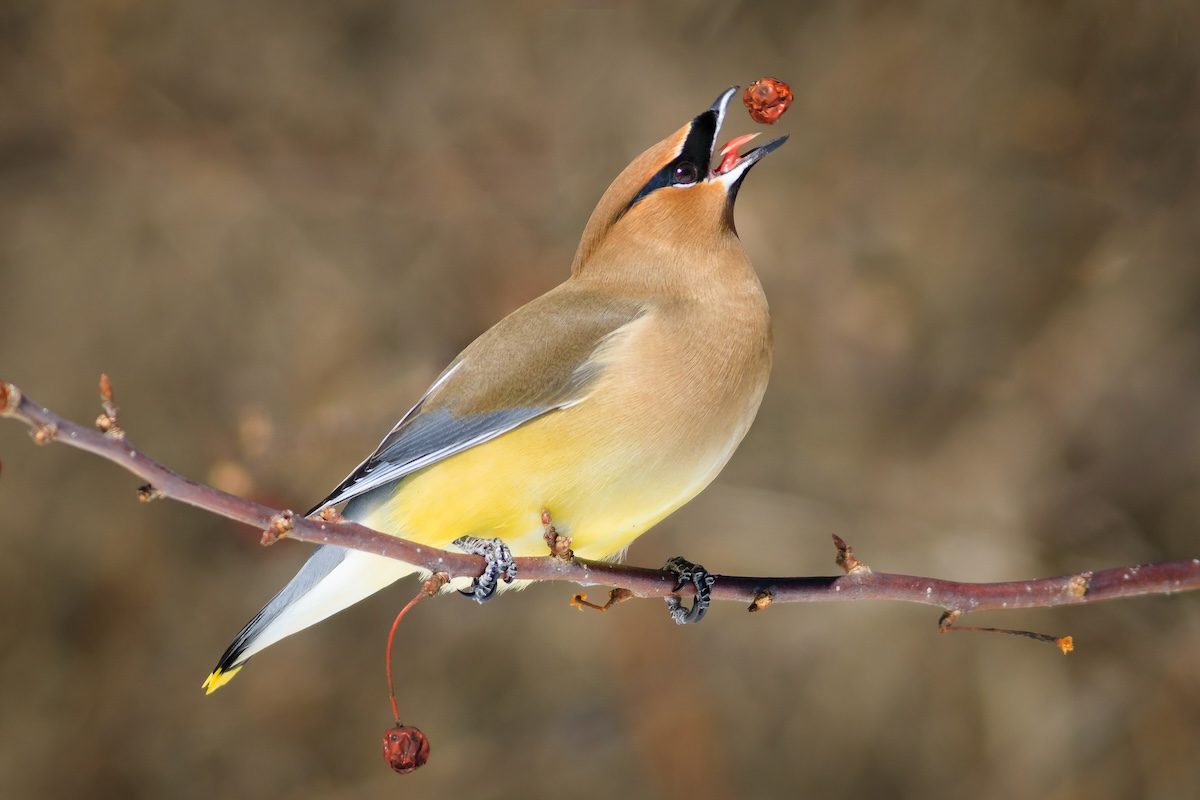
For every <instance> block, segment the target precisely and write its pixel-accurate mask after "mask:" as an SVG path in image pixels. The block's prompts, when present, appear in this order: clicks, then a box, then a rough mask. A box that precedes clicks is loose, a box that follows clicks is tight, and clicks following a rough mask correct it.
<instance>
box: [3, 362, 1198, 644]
mask: <svg viewBox="0 0 1200 800" xmlns="http://www.w3.org/2000/svg"><path fill="white" fill-rule="evenodd" d="M100 390H101V401H102V407H103V413H102V414H101V415H100V417H99V418H98V419H97V420H96V428H97V429H98V430H93V429H92V428H88V427H84V426H82V425H78V424H76V423H74V422H71V421H70V420H67V419H64V418H63V417H60V416H59V415H57V414H55V413H54V412H52V411H50V410H49V409H47V408H44V407H42V406H39V405H37V404H36V403H34V402H33V401H32V400H30V399H29V398H28V397H26V396H25V395H24V394H23V393H22V392H21V391H20V390H19V389H18V388H17V387H16V386H14V385H13V384H10V383H4V382H2V381H0V416H5V417H11V418H13V419H16V420H19V421H21V422H23V423H25V424H26V425H27V426H29V427H30V429H31V434H32V436H33V439H34V441H35V442H36V443H38V444H48V443H50V442H53V441H58V442H62V443H63V444H67V445H70V446H71V447H76V448H78V449H80V450H85V451H87V452H89V453H93V454H95V455H98V456H100V457H101V458H105V459H108V460H109V461H112V462H113V463H115V464H117V465H119V466H121V467H123V468H125V469H126V470H128V471H129V472H132V473H133V474H134V475H137V476H138V477H139V478H141V479H143V480H145V481H147V485H145V486H142V487H141V488H140V489H139V490H138V497H139V499H141V500H143V501H149V500H153V499H156V498H158V497H169V498H171V499H173V500H178V501H180V502H183V503H187V504H188V505H192V506H195V507H197V508H201V509H204V510H205V511H209V512H212V513H214V514H219V515H220V516H223V517H228V518H229V519H233V520H237V521H239V522H244V523H246V524H247V525H253V526H256V527H258V528H260V529H263V530H264V531H265V532H264V535H263V543H264V544H270V543H272V542H273V541H274V540H275V539H277V538H279V537H286V538H289V539H296V540H298V541H302V542H312V543H314V544H334V545H338V546H340V547H346V548H350V549H353V550H362V551H364V552H368V553H374V554H376V555H380V556H386V557H388V558H395V559H398V560H400V561H405V562H407V563H410V564H414V565H416V566H419V567H422V568H424V569H427V570H430V571H432V572H445V573H447V574H448V575H449V576H450V577H474V576H477V575H479V574H480V573H481V572H482V571H483V567H484V562H483V559H482V558H480V557H478V556H473V555H466V554H463V553H455V552H450V551H447V550H439V549H436V548H432V547H426V546H424V545H421V544H417V543H416V542H411V541H408V540H406V539H400V538H397V537H395V536H390V535H388V534H385V533H380V532H379V531H375V530H372V529H370V528H367V527H365V526H363V525H359V524H358V523H355V522H350V521H349V520H343V519H335V518H329V519H324V518H311V519H310V518H304V517H299V516H296V515H295V514H293V513H292V512H291V511H281V510H278V509H274V508H269V507H268V506H264V505H262V504H261V503H256V502H254V501H253V500H248V499H246V498H243V497H238V496H235V495H231V494H228V493H226V492H222V491H220V490H218V489H214V488H213V487H211V486H205V485H203V484H200V483H197V482H195V481H193V480H190V479H188V478H185V477H183V476H182V475H179V474H178V473H176V472H173V471H172V470H170V469H167V468H166V467H164V466H163V465H161V464H159V463H158V462H156V461H154V460H153V459H151V458H150V457H149V456H147V455H146V454H145V453H144V452H142V451H141V450H139V449H138V448H137V447H135V446H134V445H133V443H132V442H130V441H129V439H128V438H127V437H126V435H125V431H124V429H123V428H122V427H121V426H120V424H119V422H118V419H117V414H118V409H117V405H116V403H115V401H114V399H113V393H112V386H111V384H110V383H109V381H108V378H107V377H106V376H101V383H100ZM551 530H552V529H551ZM834 541H835V544H836V545H837V548H838V564H839V565H841V566H842V568H843V569H844V570H845V573H846V574H844V575H835V576H820V577H753V576H740V575H717V576H716V583H715V584H714V586H713V587H712V598H713V599H714V600H734V601H740V602H743V603H748V604H750V606H749V610H751V611H757V610H759V609H762V608H765V607H767V606H768V605H770V604H771V603H812V602H831V601H852V600H900V601H905V602H910V603H922V604H925V605H930V606H936V607H938V608H941V609H944V610H945V611H947V612H949V613H948V614H947V615H945V616H944V620H945V621H946V623H947V625H948V624H949V622H952V621H953V620H954V619H957V617H958V616H959V615H960V614H962V613H966V612H970V611H984V610H991V609H1015V608H1047V607H1051V606H1063V605H1078V604H1081V603H1091V602H1096V601H1099V600H1114V599H1117V598H1122V597H1134V596H1138V595H1147V594H1173V593H1175V592H1183V591H1193V590H1196V589H1200V558H1194V559H1191V560H1184V561H1168V562H1163V563H1158V564H1144V565H1139V566H1132V567H1118V568H1114V569H1106V570H1100V571H1097V572H1083V573H1079V574H1076V575H1063V576H1059V577H1053V578H1040V579H1035V580H1025V581H1004V582H999V583H965V582H959V581H948V580H941V579H938V578H924V577H918V576H913V575H898V574H889V573H884V572H874V571H873V570H871V569H870V568H869V567H867V566H866V565H865V564H863V563H862V562H860V561H859V560H858V559H857V558H855V556H854V554H853V552H852V550H851V549H850V547H849V546H847V545H846V544H845V542H842V541H841V540H840V539H839V538H838V537H836V536H835V537H834ZM517 568H518V572H519V574H520V577H521V579H522V580H533V581H570V582H573V583H577V584H580V585H584V586H593V585H602V586H610V587H618V588H619V589H621V590H625V592H628V593H630V594H632V596H636V597H667V596H670V595H672V594H676V592H675V576H674V575H672V574H670V573H666V572H661V571H659V570H653V569H645V568H643V567H634V566H627V565H620V564H611V563H607V562H598V561H585V560H582V559H574V560H571V559H566V560H564V559H563V558H562V557H557V556H554V555H547V556H544V557H525V558H518V559H517ZM692 593H693V590H692V589H691V587H687V588H685V589H683V590H680V591H679V592H678V594H680V595H683V596H687V595H690V594H692ZM614 599H616V597H615V596H614Z"/></svg>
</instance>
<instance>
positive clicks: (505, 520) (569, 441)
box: [203, 86, 787, 694]
mask: <svg viewBox="0 0 1200 800" xmlns="http://www.w3.org/2000/svg"><path fill="white" fill-rule="evenodd" d="M738 88H739V87H737V86H734V87H731V88H729V89H727V90H726V91H724V92H722V93H721V94H720V96H719V97H718V98H717V100H716V101H715V102H714V103H713V104H712V105H711V106H709V107H708V108H707V109H705V110H704V111H703V112H701V113H700V114H698V115H697V116H695V117H694V118H692V119H691V120H689V121H688V122H687V123H686V124H685V125H683V126H682V127H681V128H679V129H678V130H676V131H675V132H673V133H672V134H670V135H669V136H667V137H666V138H664V139H662V140H661V141H660V142H658V143H657V144H655V145H653V146H652V147H650V148H649V149H647V150H646V151H645V152H643V153H642V154H641V155H639V156H637V157H636V158H634V159H633V161H632V162H631V163H630V164H629V165H628V166H626V167H625V169H624V170H622V171H621V173H620V174H619V175H618V176H617V178H616V179H615V180H614V181H613V182H612V184H611V185H610V186H609V187H608V189H607V190H606V191H605V192H604V193H603V195H602V196H601V198H600V200H599V202H598V204H597V205H596V208H595V210H594V211H593V212H592V214H591V215H590V217H589V218H588V221H587V223H586V225H585V227H584V230H583V234H582V237H581V240H580V242H579V246H578V249H577V250H576V253H575V257H574V259H573V261H572V263H571V271H570V275H569V277H568V278H567V279H566V280H565V281H564V282H563V283H561V284H560V285H558V286H557V287H555V288H553V289H551V290H550V291H548V292H547V293H545V294H543V295H542V296H540V297H538V298H536V299H534V300H532V301H531V302H529V303H527V304H526V305H524V306H522V307H520V308H519V309H517V310H516V311H514V312H512V313H511V314H509V315H508V316H506V317H504V318H503V319H502V320H501V321H500V322H498V323H497V324H496V325H495V326H493V327H492V328H491V329H489V330H488V331H486V332H485V333H483V334H482V335H481V336H480V337H479V338H478V339H476V340H475V341H474V342H472V343H471V344H470V345H468V346H467V347H466V349H464V350H463V351H462V353H460V354H459V355H458V356H457V357H456V358H455V359H454V360H453V361H452V362H451V363H450V364H449V366H448V367H447V368H446V369H445V370H444V371H443V372H442V373H441V375H440V376H439V377H438V378H437V379H436V380H435V381H434V382H433V384H432V385H431V386H430V387H429V389H428V390H427V391H426V392H425V394H424V395H423V396H422V397H421V398H420V399H419V400H418V401H417V403H416V404H415V405H414V406H413V407H412V408H411V409H410V410H409V411H408V412H407V413H406V414H404V416H403V417H401V419H400V421H399V422H398V423H396V425H395V426H394V427H393V428H392V429H391V430H390V431H389V432H388V434H387V435H386V436H385V437H384V438H383V440H382V441H381V442H380V444H379V446H378V448H376V450H375V451H374V452H373V453H372V454H371V455H370V456H369V457H367V458H366V459H365V460H364V461H363V462H362V463H361V464H359V465H358V467H356V468H355V469H354V470H353V471H352V472H351V473H350V475H349V476H347V477H346V479H345V480H343V481H342V482H341V483H340V484H338V486H337V487H336V488H335V489H334V490H333V491H332V492H330V493H329V495H328V496H327V497H325V499H324V500H322V501H321V502H320V503H318V504H317V505H316V506H314V507H313V508H312V509H311V510H310V511H309V512H308V515H310V516H311V515H313V514H317V513H320V512H322V511H323V510H325V509H329V508H334V507H336V506H338V505H340V504H342V503H345V506H344V508H343V509H342V511H341V514H342V516H343V517H344V518H346V519H351V520H354V521H356V522H359V523H361V524H363V525H366V526H368V527H370V528H374V529H376V530H379V531H382V532H385V533H388V534H391V535H395V536H401V537H404V538H406V539H410V540H412V541H415V542H418V543H421V544H424V545H427V546H431V547H439V548H443V547H449V546H451V545H456V546H458V547H460V548H461V549H463V550H465V551H467V552H474V553H478V554H480V555H483V556H484V557H485V559H486V563H487V568H486V569H485V570H484V573H483V574H482V575H481V576H480V577H479V578H478V579H476V580H475V581H474V582H473V584H472V585H471V587H470V589H467V590H464V591H463V593H464V594H468V595H470V596H472V597H474V598H475V599H476V600H478V601H480V602H482V601H484V600H486V599H489V598H490V597H491V596H492V595H493V594H494V593H495V592H496V590H497V587H498V585H499V584H500V582H501V581H503V582H504V583H505V584H508V583H510V582H511V581H512V580H513V579H514V578H515V577H516V575H515V567H514V566H513V562H512V558H513V555H514V554H515V555H517V556H529V555H545V554H546V539H545V527H544V519H547V518H548V519H552V520H553V523H554V527H555V529H556V530H557V531H558V532H559V533H561V534H562V535H564V536H569V537H570V539H571V547H572V548H573V551H574V554H575V556H577V557H579V558H584V559H616V558H620V557H622V556H623V555H624V553H625V551H626V549H627V548H628V547H629V545H630V544H631V543H632V542H633V541H634V540H635V539H636V538H637V537H639V536H640V535H641V534H642V533H644V532H645V531H646V530H648V529H649V528H651V527H652V526H654V525H655V524H656V523H658V522H659V521H660V520H662V519H663V518H664V517H666V516H667V515H668V514H670V513H672V512H673V511H675V510H676V509H678V508H679V507H680V506H682V505H683V504H684V503H686V502H688V501H689V500H691V499H692V498H693V497H695V496H696V495H697V494H698V493H699V492H700V491H701V490H703V489H704V488H705V487H706V486H707V485H708V484H709V483H711V482H712V480H713V479H714V478H715V477H716V476H717V474H718V473H719V472H720V471H721V469H722V468H723V467H724V466H725V464H726V462H727V461H728V460H729V458H730V457H731V456H732V455H733V452H734V450H735V449H736V448H737V446H738V445H739V444H740V442H741V441H742V438H743V437H744V436H745V435H746V432H747V431H748V430H749V428H750V425H751V423H752V422H753V420H754V417H755V415H756V414H757V411H758V407H759V404H760V402H761V400H762V398H763V394H764V392H765V390H766V386H767V379H768V376H769V373H770V369H771V349H772V338H771V324H770V314H769V311H768V307H767V301H766V297H765V295H764V293H763V289H762V285H761V283H760V281H759V279H758V276H757V274H756V273H755V271H754V268H753V267H752V266H751V264H750V261H749V259H748V258H747V255H746V252H745V250H744V248H743V246H742V243H741V240H740V238H739V236H738V233H737V229H736V227H735V225H734V218H733V207H734V202H735V201H736V199H737V195H738V191H739V189H740V188H741V186H742V182H743V180H744V179H745V177H746V175H747V174H748V173H749V172H750V170H751V168H752V167H753V166H754V165H755V164H757V163H758V162H759V161H760V160H761V159H762V158H763V157H764V156H766V155H767V154H769V153H771V152H772V151H774V150H775V149H777V148H778V147H779V146H780V145H782V144H783V143H784V142H785V141H786V139H787V137H786V136H783V137H779V138H776V139H773V140H771V141H769V142H766V143H765V144H762V145H761V146H759V147H756V148H754V149H751V150H749V151H747V152H745V153H739V152H738V150H739V149H740V148H741V147H742V146H743V145H745V144H746V143H747V142H748V141H749V140H750V139H752V138H754V136H755V135H757V134H754V135H743V136H738V137H735V138H734V139H732V140H731V141H729V142H728V143H727V144H725V145H724V146H723V147H721V148H720V149H719V150H718V149H717V147H716V143H717V137H718V135H719V133H720V129H721V126H722V123H723V122H724V121H725V118H726V115H727V112H728V110H729V106H730V102H731V100H732V99H733V98H734V96H735V95H736V94H737V91H738ZM668 568H670V569H672V570H673V571H675V572H676V573H677V574H678V576H679V581H680V583H679V587H678V588H681V587H682V586H683V585H684V583H686V582H688V581H690V582H692V583H693V584H694V585H695V587H696V590H697V592H696V594H697V597H696V600H695V601H694V603H693V607H692V609H690V610H688V609H681V608H679V607H678V606H679V604H678V600H676V603H675V606H674V607H672V609H671V611H672V617H673V618H675V621H676V622H695V621H698V619H699V618H700V617H702V616H703V613H704V611H705V610H706V609H707V600H708V592H707V588H708V587H709V586H711V584H712V580H713V579H712V576H710V575H708V573H707V572H705V571H704V570H703V568H702V567H700V566H698V565H695V564H691V562H688V561H686V560H685V559H683V558H682V557H676V558H674V559H672V560H671V561H670V562H668ZM417 572H419V569H418V568H417V567H415V566H413V565H410V564H406V563H403V562H400V561H396V560H392V559H388V558H384V557H382V556H377V555H372V554H368V553H364V552H360V551H354V550H347V549H343V548H340V547H336V546H331V545H325V546H322V547H319V548H318V549H317V550H316V551H315V552H314V553H313V555H312V556H311V557H310V558H309V559H308V561H307V562H306V563H305V564H304V566H303V567H302V568H301V569H300V571H299V572H298V573H297V574H296V576H295V577H294V578H292V580H291V581H290V582H289V583H288V584H287V585H286V586H284V588H283V589H282V590H280V591H279V592H278V593H277V594H276V595H275V596H274V597H273V598H272V599H271V600H270V601H269V602H267V604H266V605H265V606H264V607H263V608H262V610H261V611H259V612H258V614H256V615H255V616H254V617H253V618H252V619H251V620H250V622H249V623H247V624H246V626H245V627H244V628H243V629H242V631H241V632H240V633H239V634H238V635H237V636H236V637H235V638H234V640H233V642H232V643H231V644H230V645H229V647H228V648H227V649H226V650H225V652H224V654H223V655H222V656H221V658H220V659H219V660H218V662H217V665H216V667H215V668H214V669H213V671H212V673H211V674H210V675H209V676H208V678H207V679H206V680H205V681H204V683H203V688H204V689H205V690H206V693H209V694H211V693H212V692H214V691H216V690H217V689H218V688H220V687H221V686H223V685H225V684H226V683H228V682H229V681H230V680H231V679H232V678H233V677H234V676H235V675H236V674H237V673H238V671H239V670H241V669H242V667H243V666H244V665H245V664H246V662H247V661H248V660H249V659H250V658H251V657H252V656H255V655H256V654H258V653H260V652H261V651H262V650H264V649H265V648H267V647H269V646H270V645H272V644H274V643H276V642H278V641H279V640H281V639H283V638H284V637H287V636H290V635H291V634H294V633H297V632H299V631H301V630H303V629H305V628H308V627H309V626H311V625H314V624H316V623H318V622H320V621H322V620H324V619H325V618H327V617H329V616H331V615H333V614H335V613H337V612H338V611H341V610H343V609H345V608H347V607H349V606H350V605H352V604H354V603H357V602H358V601H360V600H362V599H364V598H366V597H368V596H370V595H371V594H374V593H375V592H378V591H380V590H382V589H383V588H385V587H387V586H388V585H390V584H392V583H393V582H395V581H397V580H399V579H401V578H403V577H405V576H407V575H410V574H413V573H417ZM519 583H520V582H519V581H518V584H519ZM501 588H503V587H501Z"/></svg>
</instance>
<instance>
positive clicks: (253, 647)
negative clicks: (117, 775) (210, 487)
mask: <svg viewBox="0 0 1200 800" xmlns="http://www.w3.org/2000/svg"><path fill="white" fill-rule="evenodd" d="M416 571H417V568H416V567H414V566H412V565H410V564H405V563H403V562H401V561H396V560H394V559H390V558H384V557H382V556H375V555H371V554H369V553H362V552H359V551H353V550H345V549H343V548H340V547H333V546H331V545H326V546H324V547H321V548H318V549H317V551H316V552H315V553H313V555H312V557H311V558H309V559H308V561H307V562H305V564H304V566H303V567H302V568H301V569H300V571H299V572H298V573H296V577H294V578H292V580H291V581H290V582H288V585H287V586H285V587H283V589H282V590H281V591H280V592H279V594H277V595H275V596H274V597H273V598H271V601H270V602H269V603H267V604H266V606H264V607H263V609H262V611H259V612H258V613H257V614H255V615H254V618H253V619H252V620H250V622H248V623H247V624H246V627H244V628H242V632H241V633H239V634H238V635H237V636H236V637H235V638H234V640H233V642H232V643H231V644H230V645H229V647H228V649H226V650H225V654H224V655H222V656H221V658H220V660H219V661H217V666H216V668H215V669H213V671H212V674H211V675H209V676H208V678H207V679H206V680H205V681H204V685H203V686H204V689H205V692H206V693H207V694H212V693H213V692H215V691H216V690H217V689H220V688H221V687H222V686H224V685H225V684H226V683H228V682H229V681H231V680H233V676H234V675H236V674H237V673H238V670H240V669H241V668H242V667H243V666H245V664H246V662H247V661H248V660H249V659H250V657H251V656H252V655H254V654H255V653H257V652H259V651H260V650H263V649H265V648H267V647H269V646H271V645H273V644H275V643H276V642H278V641H279V640H280V639H282V638H284V637H285V636H291V635H292V634H293V633H296V632H297V631H302V630H304V629H305V628H307V627H309V626H310V625H316V624H317V623H318V622H320V621H321V620H323V619H325V618H326V617H329V616H332V615H333V614H336V613H337V612H339V611H341V610H342V609H343V608H348V607H349V606H352V605H354V604H355V603H357V602H358V601H359V600H362V599H364V598H366V597H369V596H370V595H372V594H374V593H375V592H377V591H379V590H380V589H382V588H384V587H385V586H387V585H389V584H391V583H393V582H395V581H398V580H399V579H401V578H403V577H405V576H406V575H411V574H412V573H414V572H416Z"/></svg>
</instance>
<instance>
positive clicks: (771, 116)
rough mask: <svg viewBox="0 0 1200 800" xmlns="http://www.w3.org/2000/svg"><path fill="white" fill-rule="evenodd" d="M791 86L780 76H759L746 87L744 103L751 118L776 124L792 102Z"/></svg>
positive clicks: (764, 123) (764, 122)
mask: <svg viewBox="0 0 1200 800" xmlns="http://www.w3.org/2000/svg"><path fill="white" fill-rule="evenodd" d="M792 100H793V97H792V90H791V88H790V87H789V86H788V85H787V84H786V83H784V82H783V81H781V80H779V79H778V78H759V79H758V80H756V81H755V82H754V83H752V84H750V85H749V86H747V87H746V91H745V92H743V93H742V103H744V104H745V106H746V110H747V111H749V112H750V118H751V119H753V120H754V121H755V122H761V123H762V124H763V125H774V124H775V123H776V122H778V121H779V118H780V117H782V116H783V112H785V111H787V110H788V106H790V105H791V104H792Z"/></svg>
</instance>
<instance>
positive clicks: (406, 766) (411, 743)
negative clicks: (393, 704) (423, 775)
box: [383, 722, 429, 775]
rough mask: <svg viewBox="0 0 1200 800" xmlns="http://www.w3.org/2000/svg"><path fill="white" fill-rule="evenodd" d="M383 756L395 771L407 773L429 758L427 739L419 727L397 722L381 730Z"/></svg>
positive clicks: (402, 773)
mask: <svg viewBox="0 0 1200 800" xmlns="http://www.w3.org/2000/svg"><path fill="white" fill-rule="evenodd" d="M383 758H384V760H385V761H387V762H388V764H389V765H391V768H392V769H394V770H396V772H399V773H400V774H401V775H407V774H408V773H410V772H412V771H413V770H415V769H416V768H417V767H420V766H423V765H424V764H425V762H426V761H428V760H429V740H428V739H426V738H425V734H423V733H421V729H420V728H414V727H412V726H411V725H401V724H400V723H398V722H397V723H396V725H395V726H394V727H391V728H388V729H387V730H386V731H384V732H383Z"/></svg>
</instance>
